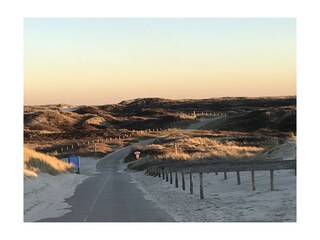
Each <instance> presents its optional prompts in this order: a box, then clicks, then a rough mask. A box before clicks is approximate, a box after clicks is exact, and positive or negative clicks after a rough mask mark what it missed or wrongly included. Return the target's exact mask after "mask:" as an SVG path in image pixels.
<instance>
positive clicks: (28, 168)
mask: <svg viewBox="0 0 320 240" xmlns="http://www.w3.org/2000/svg"><path fill="white" fill-rule="evenodd" d="M73 171H74V169H73V167H72V165H71V164H69V163H66V162H64V161H62V160H59V159H57V158H55V157H52V156H49V155H46V154H43V153H39V152H36V151H34V150H32V149H29V148H27V147H25V148H24V175H25V176H37V173H39V172H43V173H49V174H51V175H58V174H60V173H66V172H73Z"/></svg>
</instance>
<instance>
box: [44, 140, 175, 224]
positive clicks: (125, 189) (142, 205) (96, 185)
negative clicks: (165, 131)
mask: <svg viewBox="0 0 320 240" xmlns="http://www.w3.org/2000/svg"><path fill="white" fill-rule="evenodd" d="M148 142H150V140H147V141H143V142H141V143H145V144H146V143H148ZM130 150H131V146H128V147H125V148H122V149H120V150H117V151H115V152H113V153H111V154H109V155H108V156H107V157H105V158H103V159H101V160H100V161H99V162H98V164H97V169H98V173H96V174H94V175H92V176H91V177H90V178H88V179H87V180H85V181H84V182H83V183H82V184H80V185H79V186H78V187H77V188H76V191H75V194H74V195H73V196H72V197H71V198H68V199H67V200H66V201H67V203H69V204H70V205H71V206H72V207H71V212H69V213H67V214H65V215H63V216H61V217H58V218H49V219H44V220H41V221H44V222H173V221H174V219H173V218H172V217H171V216H170V215H169V214H168V213H167V212H165V211H164V210H162V209H160V208H159V207H157V206H156V205H155V203H153V202H151V201H148V200H146V199H144V197H143V192H142V191H141V190H140V189H138V188H137V187H136V185H135V183H133V181H132V179H131V176H130V175H129V174H128V173H126V172H125V171H123V170H122V165H121V163H120V162H121V160H122V159H123V158H124V157H125V156H126V155H127V154H128V153H129V152H130Z"/></svg>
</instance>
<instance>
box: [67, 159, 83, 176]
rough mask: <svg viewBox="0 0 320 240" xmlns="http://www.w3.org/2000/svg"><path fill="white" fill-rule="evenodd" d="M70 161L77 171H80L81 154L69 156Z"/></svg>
mask: <svg viewBox="0 0 320 240" xmlns="http://www.w3.org/2000/svg"><path fill="white" fill-rule="evenodd" d="M68 163H71V164H72V165H73V167H74V168H75V169H76V173H80V157H79V156H70V157H68Z"/></svg>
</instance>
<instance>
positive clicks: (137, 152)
mask: <svg viewBox="0 0 320 240" xmlns="http://www.w3.org/2000/svg"><path fill="white" fill-rule="evenodd" d="M140 153H141V152H139V151H135V152H134V154H135V155H136V160H138V159H139V158H140Z"/></svg>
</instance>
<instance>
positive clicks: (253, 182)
mask: <svg viewBox="0 0 320 240" xmlns="http://www.w3.org/2000/svg"><path fill="white" fill-rule="evenodd" d="M251 182H252V191H255V190H256V185H255V181H254V171H253V170H252V171H251Z"/></svg>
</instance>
